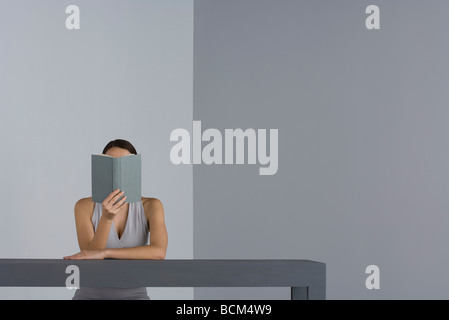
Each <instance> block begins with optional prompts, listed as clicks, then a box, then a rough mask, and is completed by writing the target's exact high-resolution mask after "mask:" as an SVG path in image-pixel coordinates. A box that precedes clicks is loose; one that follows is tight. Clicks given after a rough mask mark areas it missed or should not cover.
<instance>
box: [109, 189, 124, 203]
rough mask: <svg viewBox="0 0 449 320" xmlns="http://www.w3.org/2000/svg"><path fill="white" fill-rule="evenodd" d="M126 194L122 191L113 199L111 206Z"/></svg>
mask: <svg viewBox="0 0 449 320" xmlns="http://www.w3.org/2000/svg"><path fill="white" fill-rule="evenodd" d="M124 194H125V191H120V192H119V193H117V194H116V195H115V196H114V197H112V199H111V201H110V204H112V205H115V202H116V201H117V200H118V199H119V198H120V197H121V196H123V195H124Z"/></svg>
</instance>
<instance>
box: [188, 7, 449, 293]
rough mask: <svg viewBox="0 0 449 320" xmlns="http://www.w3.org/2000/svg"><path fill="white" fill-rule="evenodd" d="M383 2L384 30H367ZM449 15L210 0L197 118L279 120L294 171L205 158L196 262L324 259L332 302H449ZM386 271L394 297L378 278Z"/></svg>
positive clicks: (221, 125) (197, 77)
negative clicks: (266, 170) (370, 279)
mask: <svg viewBox="0 0 449 320" xmlns="http://www.w3.org/2000/svg"><path fill="white" fill-rule="evenodd" d="M370 4H377V5H378V6H379V7H380V10H381V13H380V19H381V21H380V30H374V31H369V30H367V29H366V28H365V19H366V17H367V15H366V14H365V8H366V7H367V6H368V5H370ZM447 12H449V3H447V2H445V1H409V0H407V1H405V0H403V1H382V0H377V1H359V0H357V1H355V0H354V1H287V0H283V1H268V0H229V1H219V0H196V1H195V22H194V28H195V29H194V35H195V36H194V84H195V86H194V119H195V120H201V121H202V125H203V130H205V129H207V128H217V129H219V130H220V131H222V132H224V129H225V128H242V129H246V128H266V129H269V128H278V129H279V170H278V172H277V174H276V175H274V176H260V175H258V167H259V166H258V165H211V166H205V165H202V166H198V165H196V166H195V167H194V208H195V214H194V258H211V259H212V258H222V259H225V258H236V259H237V258H246V259H248V258H249V259H256V258H257V259H271V258H289V259H312V260H318V261H322V262H325V263H327V270H328V273H327V275H328V290H327V296H328V298H329V299H378V298H379V299H390V298H393V299H394V298H399V299H408V298H410V299H420V298H433V299H439V298H444V299H447V298H449V294H448V291H447V288H448V286H449V279H448V277H446V276H445V275H446V273H447V269H448V268H449V258H448V255H447V243H448V242H449V234H448V232H447V230H446V229H447V225H448V222H449V216H448V214H447V212H448V207H449V202H448V196H447V194H448V191H449V161H448V160H449V152H448V150H449V149H448V148H447V141H448V120H447V119H449V109H448V108H447V101H448V96H449V91H448V90H447V84H448V78H449V55H448V51H449V40H448V37H447V35H446V27H445V26H446V24H447ZM371 264H375V265H378V266H379V268H380V290H371V291H370V290H367V289H366V287H365V279H366V277H367V275H366V274H365V268H366V267H367V266H368V265H371ZM288 294H289V292H288V290H286V289H279V288H276V289H266V290H262V291H260V290H244V289H239V290H236V289H209V288H208V289H205V288H201V289H195V298H197V299H213V298H226V299H227V298H232V299H239V298H248V299H252V298H272V299H277V298H282V299H284V298H288Z"/></svg>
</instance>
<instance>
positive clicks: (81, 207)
mask: <svg viewBox="0 0 449 320" xmlns="http://www.w3.org/2000/svg"><path fill="white" fill-rule="evenodd" d="M94 206H95V202H93V201H92V197H87V198H81V199H79V200H78V201H77V202H76V203H75V214H76V213H77V212H79V213H86V214H90V213H92V210H93V208H94Z"/></svg>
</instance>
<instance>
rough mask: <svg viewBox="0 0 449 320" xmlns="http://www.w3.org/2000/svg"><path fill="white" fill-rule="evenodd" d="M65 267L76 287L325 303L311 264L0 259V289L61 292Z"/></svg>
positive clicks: (319, 270) (322, 283) (322, 267)
mask: <svg viewBox="0 0 449 320" xmlns="http://www.w3.org/2000/svg"><path fill="white" fill-rule="evenodd" d="M69 265H76V266H78V268H79V271H80V286H81V287H116V288H127V287H290V288H291V298H292V299H294V300H297V299H325V298H326V264H324V263H321V262H316V261H310V260H109V259H108V260H62V259H0V286H3V287H65V283H66V279H67V277H69V276H70V274H69V273H66V268H67V266H69Z"/></svg>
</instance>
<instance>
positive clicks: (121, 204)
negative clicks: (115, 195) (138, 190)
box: [114, 196, 126, 211]
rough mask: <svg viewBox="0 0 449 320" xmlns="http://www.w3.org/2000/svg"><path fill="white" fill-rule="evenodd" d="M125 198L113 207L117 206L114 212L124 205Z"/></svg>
mask: <svg viewBox="0 0 449 320" xmlns="http://www.w3.org/2000/svg"><path fill="white" fill-rule="evenodd" d="M125 200H126V196H124V197H123V198H122V199H121V200H120V201H119V202H117V203H116V204H115V205H118V207H116V208H114V209H115V210H117V211H118V210H120V209H121V208H122V207H123V206H125V205H126V201H125Z"/></svg>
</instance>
